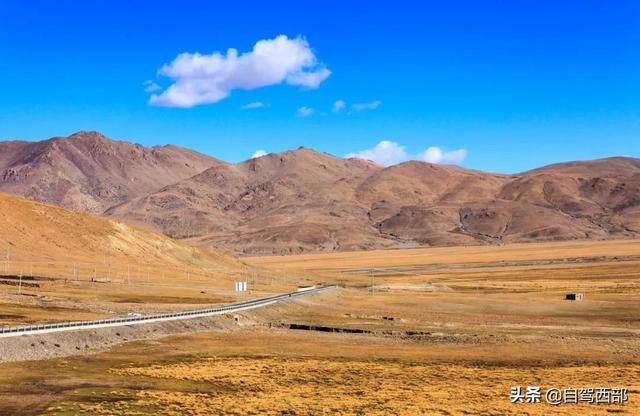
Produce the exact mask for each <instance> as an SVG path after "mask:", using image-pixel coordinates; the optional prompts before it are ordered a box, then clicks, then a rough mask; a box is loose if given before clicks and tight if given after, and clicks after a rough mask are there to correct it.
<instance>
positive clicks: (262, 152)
mask: <svg viewBox="0 0 640 416" xmlns="http://www.w3.org/2000/svg"><path fill="white" fill-rule="evenodd" d="M267 154H268V153H267V152H266V151H265V150H262V149H260V150H256V151H255V152H253V155H251V159H255V158H257V157H262V156H266V155H267Z"/></svg>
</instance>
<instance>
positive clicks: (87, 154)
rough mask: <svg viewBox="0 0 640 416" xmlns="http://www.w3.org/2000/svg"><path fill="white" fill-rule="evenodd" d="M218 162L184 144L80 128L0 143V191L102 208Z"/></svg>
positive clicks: (76, 206) (83, 207) (85, 208)
mask: <svg viewBox="0 0 640 416" xmlns="http://www.w3.org/2000/svg"><path fill="white" fill-rule="evenodd" d="M217 163H219V162H218V161H217V160H215V159H213V158H210V157H208V156H205V155H202V154H199V153H196V152H193V151H190V150H187V149H181V148H178V147H173V148H164V147H159V148H154V149H151V148H146V147H144V146H142V145H140V144H132V143H128V142H125V141H114V140H111V139H109V138H107V137H106V136H105V135H103V134H102V133H100V132H96V131H80V132H76V133H74V134H72V135H70V136H68V137H54V138H51V139H49V140H44V141H41V142H0V191H6V192H10V193H15V194H19V195H23V196H28V197H31V198H34V199H37V200H40V201H44V202H49V203H53V204H57V205H62V206H65V207H67V208H74V209H78V210H83V211H90V212H103V211H104V210H105V209H107V208H108V207H110V206H112V205H116V204H120V203H122V202H125V201H128V200H130V199H132V198H136V197H138V196H142V195H146V194H148V193H150V192H153V191H155V190H157V189H160V188H162V187H163V186H166V185H169V184H173V183H175V182H178V181H180V180H183V179H186V178H188V177H191V176H193V175H196V174H198V173H200V172H202V171H203V170H205V169H207V168H209V167H210V166H214V165H215V164H217Z"/></svg>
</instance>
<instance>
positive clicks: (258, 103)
mask: <svg viewBox="0 0 640 416" xmlns="http://www.w3.org/2000/svg"><path fill="white" fill-rule="evenodd" d="M266 106H267V105H266V104H265V103H263V102H262V101H254V102H252V103H248V104H245V105H243V106H242V107H241V108H242V109H243V110H252V109H255V108H262V107H266Z"/></svg>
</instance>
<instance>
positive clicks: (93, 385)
mask: <svg viewBox="0 0 640 416" xmlns="http://www.w3.org/2000/svg"><path fill="white" fill-rule="evenodd" d="M511 352H512V353H513V354H510V351H508V350H505V349H499V350H498V351H496V352H493V353H492V352H491V351H489V349H482V350H478V349H473V348H472V349H470V350H467V347H465V346H446V347H445V346H438V345H430V344H422V343H416V342H412V341H398V340H394V339H390V338H380V337H371V336H365V335H346V334H323V333H291V332H286V331H277V332H276V331H241V332H234V333H216V334H192V335H187V336H180V337H173V338H167V339H164V340H161V341H159V342H154V343H149V342H146V343H135V344H129V345H126V346H121V347H118V348H116V349H115V350H113V351H111V352H107V353H103V354H100V355H98V356H96V357H91V358H87V359H81V358H72V359H66V360H54V361H49V362H45V363H14V364H8V365H3V366H0V375H1V376H2V383H0V399H2V401H1V402H0V403H2V404H0V408H4V409H5V411H7V412H10V411H14V412H16V413H21V414H47V415H75V414H86V415H93V414H106V415H153V414H167V415H211V414H230V415H231V414H236V415H237V414H273V415H281V414H300V415H314V414H345V415H347V414H348V415H368V414H377V415H386V414H408V415H411V414H427V415H431V414H443V415H444V414H450V415H464V414H473V415H476V414H499V415H520V414H530V415H543V414H561V415H571V414H576V413H577V412H580V413H582V414H585V415H598V414H609V413H608V412H616V413H621V414H629V415H633V414H637V412H638V411H640V406H639V404H640V402H639V401H638V393H640V391H639V390H640V365H638V364H637V362H636V363H630V362H624V361H612V362H591V363H586V362H584V361H582V360H578V362H568V361H566V359H564V358H562V356H560V355H558V354H556V353H555V351H554V349H553V348H548V347H545V346H542V347H541V348H535V349H531V350H530V351H528V354H523V352H522V351H520V349H519V348H516V347H511ZM578 353H579V351H578ZM460 355H464V357H465V358H463V359H461V358H459V356H460ZM527 385H532V386H546V387H547V388H548V387H555V386H557V387H570V386H572V387H581V386H626V387H628V388H629V389H630V401H629V402H628V403H627V404H625V405H622V406H621V405H607V406H605V405H591V404H579V405H561V406H556V407H553V406H550V405H548V404H545V403H541V404H511V402H510V400H509V391H510V388H511V387H512V386H527ZM18 394H19V396H16V395H18ZM17 398H21V399H25V400H26V401H27V403H29V405H28V406H26V405H25V401H24V400H23V401H20V400H17ZM19 406H24V407H22V408H20V407H19Z"/></svg>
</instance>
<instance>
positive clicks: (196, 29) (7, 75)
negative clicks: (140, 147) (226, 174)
mask: <svg viewBox="0 0 640 416" xmlns="http://www.w3.org/2000/svg"><path fill="white" fill-rule="evenodd" d="M129 3H135V4H134V5H132V4H127V3H125V2H118V1H92V2H84V3H83V2H78V1H55V2H54V1H50V2H34V1H31V2H30V1H13V0H5V1H3V3H2V7H1V8H0V138H1V139H30V140H33V139H43V138H48V137H51V136H57V135H67V134H70V133H72V132H75V131H78V130H99V131H102V132H103V133H105V134H106V135H108V136H109V137H113V138H120V139H126V140H131V141H136V142H139V143H142V144H145V145H154V144H166V143H173V144H177V145H182V146H186V147H190V148H193V149H196V150H199V151H201V152H204V153H207V154H210V155H212V156H215V157H218V158H221V159H224V160H228V161H233V162H235V161H240V160H244V159H247V158H249V157H250V156H251V155H252V154H253V153H254V152H255V151H256V150H258V149H263V150H265V151H267V152H271V151H281V150H286V149H291V148H296V147H298V146H307V147H312V148H315V149H317V150H321V151H327V152H330V153H333V154H336V155H339V156H344V155H346V154H348V153H357V154H362V155H370V154H374V155H376V157H378V156H380V154H382V155H383V156H385V155H386V156H388V158H387V159H385V160H386V161H387V162H388V163H393V162H394V161H398V160H404V159H407V158H422V159H425V158H426V160H435V161H437V160H439V161H444V162H447V161H452V162H455V163H460V164H462V165H463V166H465V167H469V168H474V169H481V170H489V171H498V172H507V173H508V172H517V171H522V170H526V169H529V168H532V167H536V166H539V165H544V164H548V163H554V162H558V161H565V160H574V159H590V158H597V157H605V156H613V155H629V156H634V157H640V140H638V139H639V133H640V48H639V47H638V45H640V3H638V2H635V1H629V2H625V1H610V2H603V1H599V2H595V1H594V2H591V1H585V0H583V1H535V2H533V1H532V2H524V1H482V2H476V1H466V2H462V1H446V2H445V1H433V2H430V1H425V2H421V3H420V4H419V5H418V4H417V3H418V2H403V1H393V2H387V3H386V4H374V3H372V2H365V1H354V2H337V1H336V2H314V3H301V2H293V1H292V2H269V4H268V5H267V4H266V2H258V1H256V2H242V1H237V2H233V4H231V3H232V2H225V3H228V4H226V5H223V4H214V2H200V1H198V2H190V1H187V0H183V1H181V2H178V3H176V2H163V1H153V2H143V1H139V2H129ZM205 3H210V4H205ZM278 35H286V36H287V38H286V39H287V40H288V42H289V43H287V46H292V45H293V46H296V47H298V52H300V53H301V54H302V55H300V60H299V62H297V63H296V62H293V63H291V65H290V66H289V67H287V68H285V69H284V70H283V71H284V72H282V73H277V71H276V70H279V69H282V68H269V70H271V69H273V70H274V71H275V72H273V74H271V73H269V76H267V77H266V78H265V79H262V77H263V75H264V73H266V72H268V71H266V70H265V71H263V69H264V68H265V63H264V62H263V61H260V60H258V61H257V64H256V65H257V66H256V65H254V66H253V70H247V71H244V72H242V73H240V74H238V73H237V71H236V70H235V69H233V68H231V69H228V68H227V70H226V71H227V72H224V73H223V76H222V78H223V80H222V81H219V75H220V71H222V70H221V69H220V68H218V67H216V66H215V65H217V64H215V65H214V64H211V62H209V63H208V64H207V65H214V67H211V66H209V67H208V69H207V71H208V72H207V74H208V75H207V76H209V77H210V79H205V80H204V81H202V79H200V78H198V76H201V74H200V75H197V74H196V78H197V80H196V81H194V78H190V79H186V80H185V79H184V77H183V76H184V72H185V71H183V70H179V71H178V70H175V71H173V73H174V75H175V73H176V72H180V73H181V74H182V75H178V78H171V77H170V76H165V75H166V73H167V72H166V71H165V73H164V74H165V75H163V73H160V72H159V70H160V69H161V68H162V67H163V65H165V64H168V65H171V64H172V62H174V59H176V57H177V56H178V55H179V54H182V53H190V54H194V53H196V52H197V53H200V54H202V55H203V56H205V57H206V56H208V55H211V54H213V53H214V52H220V53H222V54H224V55H223V58H225V59H227V58H228V56H227V55H226V54H227V50H228V49H229V48H234V49H236V50H237V51H238V55H239V56H242V54H243V53H247V52H249V53H251V52H252V50H253V48H254V45H255V44H256V42H258V41H261V40H266V41H273V40H274V39H275V38H276V37H277V36H278ZM299 36H302V38H298V37H299ZM298 41H300V42H302V43H297V44H295V45H294V44H293V43H291V42H298ZM300 48H301V49H300ZM305 48H306V49H305ZM287 51H289V49H284V52H285V53H288V52H287ZM309 52H310V53H311V58H310V57H309V56H308V53H309ZM304 53H307V55H304ZM193 56H194V55H187V58H189V59H190V60H189V62H187V64H190V65H195V63H194V60H193V59H192V58H193ZM254 56H255V54H254ZM242 59H245V61H247V62H249V64H252V63H253V61H251V59H252V55H251V54H249V55H248V57H245V58H242ZM281 61H282V60H277V62H275V63H274V62H273V61H269V65H275V66H278V65H279V64H280V63H281ZM250 66H251V65H249V67H250ZM172 68H173V69H176V68H177V65H176V66H174V67H172ZM225 68H226V67H225ZM256 68H258V69H257V70H256ZM324 70H326V71H324ZM229 71H230V72H229ZM233 71H236V72H233ZM321 71H324V72H322V73H321ZM327 71H329V72H330V75H327ZM187 72H188V71H187ZM198 74H199V73H198ZM301 74H302V75H303V76H304V77H303V78H301ZM309 74H311V75H310V76H306V75H309ZM271 75H273V76H271ZM181 77H182V78H181ZM212 77H214V78H215V79H216V81H211V80H212V79H213V78H212ZM256 78H259V79H260V82H254V81H255V80H256ZM147 80H148V81H152V82H154V83H156V84H158V86H159V87H161V88H162V89H160V90H158V91H155V92H154V93H155V94H157V95H161V94H162V93H163V91H165V89H166V88H167V87H170V86H171V85H172V84H173V83H174V82H176V81H179V82H181V84H180V85H182V86H183V92H184V91H187V90H188V91H191V88H190V87H191V86H192V85H194V84H193V82H196V84H195V85H198V88H199V89H200V90H202V91H200V92H203V93H204V95H206V96H207V97H209V101H211V99H212V98H211V97H214V98H213V99H214V100H215V102H209V103H199V104H197V105H192V106H190V107H188V108H185V107H180V106H178V107H176V106H175V105H174V106H167V101H170V100H164V101H163V102H161V103H160V104H158V102H156V103H155V105H152V104H150V103H149V99H150V95H151V94H150V93H148V92H145V91H144V90H145V85H143V83H144V82H145V81H147ZM190 82H191V83H190ZM212 82H213V83H214V86H215V91H212V89H211V85H212V84H211V83H212ZM203 85H204V87H203ZM263 85H264V86H263ZM220 88H222V90H223V91H222V93H220V91H219V89H220ZM220 96H224V97H222V98H220ZM181 97H184V94H182V95H181ZM216 97H217V98H216ZM336 100H343V101H344V103H345V105H344V108H343V109H342V110H341V111H338V112H333V111H332V107H333V105H334V103H335V102H336ZM159 101H162V100H159ZM196 101H197V100H196ZM205 101H206V100H205ZM182 102H183V103H184V101H182ZM256 102H260V103H264V104H265V106H264V107H262V108H253V109H243V108H242V107H243V106H245V105H247V104H249V103H256ZM174 104H175V101H174ZM358 104H362V105H363V106H361V107H358V106H357V105H358ZM374 107H375V108H374ZM302 108H306V109H307V110H301V109H302ZM358 110H360V111H358ZM307 113H310V114H307ZM302 115H305V116H302ZM380 142H383V146H382V147H380V146H378V148H377V149H375V147H376V145H378V144H379V143H380ZM385 143H386V145H385ZM429 148H431V150H429V152H427V149H429ZM367 149H369V150H370V151H369V152H368V153H367V152H365V153H358V152H362V151H366V150H367ZM371 149H374V150H371ZM438 151H439V152H440V153H438ZM385 152H387V153H385ZM434 152H435V153H434ZM456 152H457V153H456Z"/></svg>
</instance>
